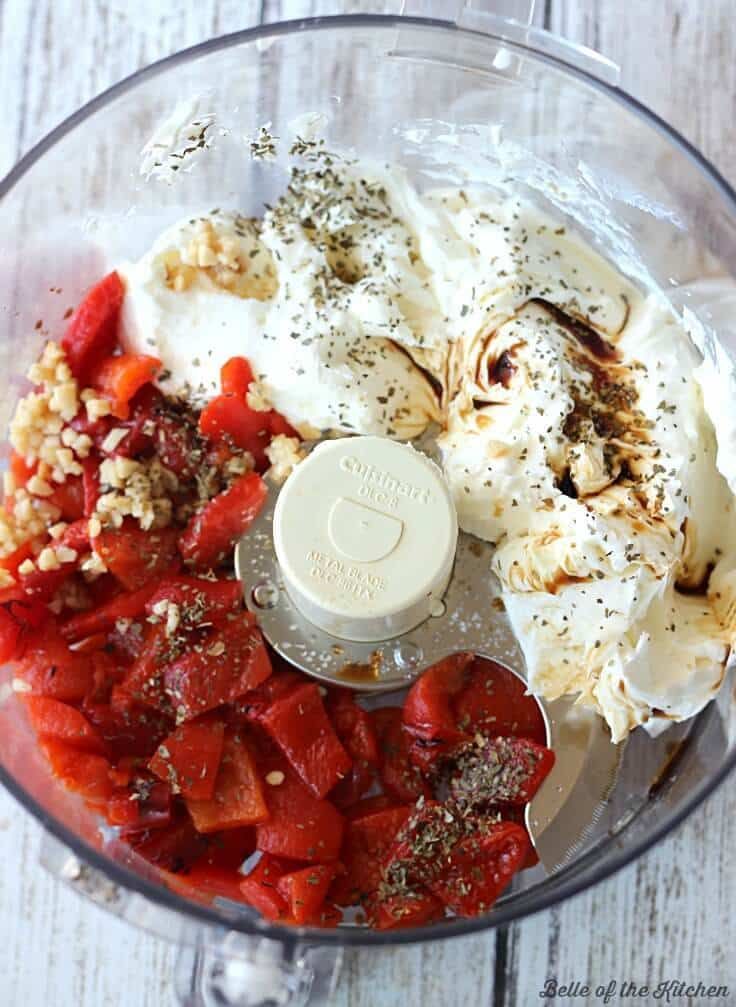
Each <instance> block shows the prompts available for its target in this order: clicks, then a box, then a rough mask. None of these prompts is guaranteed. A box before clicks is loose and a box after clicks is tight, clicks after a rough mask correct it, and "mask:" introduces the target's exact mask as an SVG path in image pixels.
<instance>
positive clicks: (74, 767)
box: [40, 737, 112, 803]
mask: <svg viewBox="0 0 736 1007" xmlns="http://www.w3.org/2000/svg"><path fill="white" fill-rule="evenodd" d="M40 744H41V749H42V750H43V753H44V755H45V756H46V758H47V759H48V761H49V764H50V766H51V769H52V771H53V774H54V776H56V777H57V779H59V780H61V782H62V783H63V784H64V786H65V787H66V788H67V790H71V791H73V793H75V794H80V795H81V796H82V797H84V798H85V799H86V800H88V801H92V802H94V803H102V802H104V801H107V800H108V798H109V797H110V795H111V794H112V783H111V781H110V763H109V762H108V761H107V759H106V758H105V757H104V756H103V755H97V754H96V753H94V752H85V751H83V750H82V749H80V748H75V747H74V746H73V745H69V744H67V743H66V742H64V741H59V740H58V739H57V738H49V737H44V738H41V741H40Z"/></svg>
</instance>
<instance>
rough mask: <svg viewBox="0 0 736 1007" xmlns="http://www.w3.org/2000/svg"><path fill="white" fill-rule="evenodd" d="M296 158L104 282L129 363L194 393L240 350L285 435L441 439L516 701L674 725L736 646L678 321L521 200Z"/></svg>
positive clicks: (710, 469) (717, 511)
mask: <svg viewBox="0 0 736 1007" xmlns="http://www.w3.org/2000/svg"><path fill="white" fill-rule="evenodd" d="M302 153H304V154H305V155H306V157H305V161H304V163H303V165H302V166H300V167H297V168H295V169H294V170H293V172H292V178H291V184H290V186H289V189H288V191H287V193H286V195H285V196H284V197H283V198H282V199H281V200H279V201H278V202H277V203H276V204H275V206H274V207H273V208H271V209H268V210H267V211H266V212H265V214H264V216H263V219H262V221H254V220H244V219H243V218H241V217H239V216H238V215H237V214H224V213H216V214H209V215H204V221H205V222H204V223H201V222H198V219H197V218H196V217H195V218H192V220H190V221H184V222H182V223H181V224H179V225H176V226H174V227H172V228H171V229H170V230H168V231H167V232H166V233H165V234H164V235H162V236H161V237H160V238H159V240H158V241H157V242H156V244H155V245H154V246H153V248H152V249H151V250H150V251H149V252H148V253H147V254H146V255H145V256H144V257H143V258H142V259H141V260H140V261H139V262H137V263H133V264H129V265H127V266H125V267H123V269H122V270H121V272H122V274H123V276H124V279H125V282H126V288H127V293H126V298H125V302H124V319H123V323H124V333H125V337H124V338H125V343H126V346H127V348H128V349H130V350H134V351H137V352H147V353H155V354H156V355H157V356H159V357H160V358H161V359H162V360H163V362H164V365H165V367H166V368H167V370H168V371H169V374H170V376H169V377H168V379H167V380H166V381H165V382H164V383H163V384H164V387H165V388H166V389H167V390H180V391H182V392H183V393H184V394H186V395H187V396H188V397H189V398H190V399H192V400H193V401H194V402H195V403H197V402H203V401H205V400H207V399H208V398H210V397H211V396H212V395H213V394H214V393H216V392H217V390H218V389H219V368H220V366H221V365H222V364H223V363H224V361H225V360H226V359H227V358H228V357H230V356H232V355H235V354H240V355H243V356H246V357H248V359H249V360H250V361H251V364H252V366H253V368H254V371H255V372H256V373H257V375H258V378H259V391H261V392H262V393H263V394H264V395H265V396H266V397H267V398H268V399H269V400H270V402H272V403H273V405H274V406H275V407H276V408H277V409H278V410H279V411H280V412H282V413H283V414H285V415H286V416H287V418H288V419H289V420H290V421H291V423H292V424H293V425H295V426H296V427H297V428H298V429H300V431H302V432H303V433H305V434H306V433H309V434H314V433H315V432H326V431H337V432H339V433H344V434H349V433H356V434H357V433H359V434H379V435H383V436H388V437H398V438H405V439H408V438H412V437H415V436H417V435H419V434H420V433H422V432H423V431H424V430H425V429H426V428H427V427H428V426H429V425H430V424H431V423H433V422H436V423H439V424H441V426H442V431H441V433H440V434H439V436H438V446H439V450H440V453H441V458H442V463H443V466H444V470H445V474H446V477H447V480H448V483H449V485H450V489H451V491H452V494H453V498H454V500H455V504H456V507H457V512H458V519H459V524H460V527H461V528H463V530H465V531H467V532H470V533H472V534H474V535H477V536H479V537H481V538H483V539H486V540H488V541H491V542H493V543H494V544H495V546H496V551H495V555H494V560H493V573H494V574H495V575H496V576H497V577H498V578H499V580H500V582H501V585H502V588H503V597H504V600H505V603H506V607H507V611H508V614H509V617H510V619H511V622H512V625H513V628H514V631H515V632H516V634H517V636H518V638H519V641H520V643H521V646H522V649H523V651H524V655H525V659H526V663H527V671H528V676H529V685H530V688H531V690H532V691H533V692H536V693H538V694H540V695H541V696H543V697H546V698H555V697H557V696H561V695H563V694H568V693H576V694H578V695H579V697H580V701H581V702H582V703H585V704H587V705H591V706H593V707H595V708H596V709H597V710H598V711H599V712H600V713H601V714H602V716H603V717H605V719H606V721H607V723H608V725H609V727H610V729H611V734H612V737H613V739H614V740H619V739H621V738H623V737H624V736H625V735H626V734H627V733H628V731H630V730H631V729H632V728H634V727H635V726H637V725H639V724H643V725H644V726H645V727H646V728H647V730H649V731H650V732H652V733H655V732H657V731H659V730H661V729H662V728H663V727H664V726H666V725H667V724H668V723H670V722H671V721H679V720H682V719H685V718H687V717H689V716H692V715H693V714H695V713H696V712H698V711H699V710H700V709H702V707H703V706H704V705H705V704H706V703H707V702H708V701H709V700H710V699H711V698H712V697H713V695H714V694H715V692H716V691H717V689H718V687H719V685H720V682H721V680H722V677H723V669H724V665H725V661H726V659H727V656H728V652H729V646H730V644H731V642H732V638H733V634H734V631H736V518H735V516H734V498H733V494H732V488H729V485H728V482H727V481H726V479H725V478H724V476H723V475H722V474H721V471H719V465H720V466H721V468H723V469H724V471H725V472H726V473H727V474H730V473H729V472H728V471H727V470H726V469H725V467H724V459H723V452H722V449H719V443H718V438H717V436H716V432H715V431H714V428H713V424H712V422H711V420H710V419H709V416H708V413H707V411H706V410H705V408H704V404H703V385H704V381H703V363H702V362H701V361H702V356H701V354H700V353H699V351H698V350H697V349H696V347H695V346H694V345H693V343H692V342H691V340H690V338H689V336H688V334H687V332H686V330H685V328H684V327H683V325H682V324H681V323H680V322H679V321H678V320H677V319H676V317H675V315H674V314H673V312H672V311H671V310H670V309H669V307H668V306H667V305H666V304H664V302H659V301H657V300H656V299H654V298H653V297H650V298H644V297H643V296H642V294H641V293H640V292H639V291H638V290H637V289H636V288H635V287H634V286H633V285H632V284H631V283H629V282H628V281H627V280H626V279H625V278H623V277H622V276H621V275H619V274H618V273H617V272H616V271H615V270H614V269H613V268H612V267H611V266H610V265H609V264H608V263H606V262H605V260H603V259H602V258H601V257H600V256H599V255H597V254H596V253H595V252H594V251H593V250H592V249H591V248H590V247H589V246H587V245H586V244H585V243H584V242H583V241H582V240H581V239H580V238H579V237H577V236H576V235H575V234H572V233H570V232H569V231H568V230H566V228H565V227H563V226H560V225H559V224H558V223H557V222H555V221H553V220H551V219H549V218H548V217H547V216H545V215H544V214H543V213H541V212H540V211H539V210H537V209H535V208H534V207H532V206H530V205H528V204H526V203H524V202H522V201H521V200H519V199H514V198H504V199H499V198H494V197H493V196H492V195H489V193H488V192H478V191H472V192H465V191H461V190H456V191H437V192H432V193H429V194H426V195H420V194H419V193H418V192H417V191H416V190H415V189H414V188H413V187H412V186H411V185H410V184H409V182H408V181H407V179H406V177H405V176H404V174H403V172H402V171H401V170H400V169H395V168H388V167H385V166H376V165H367V164H351V163H348V162H343V161H340V159H339V158H337V159H336V158H334V157H331V156H329V155H326V154H324V151H323V150H322V149H321V148H320V147H319V145H318V144H314V145H311V146H310V145H305V150H303V151H302ZM204 231H206V232H207V233H208V234H209V236H210V237H212V235H213V234H214V239H213V241H214V244H212V242H211V243H210V244H211V245H212V247H213V248H214V249H215V261H214V262H212V261H211V258H212V257H211V255H210V253H209V252H206V253H203V254H201V255H200V254H199V252H198V248H199V245H198V242H199V241H200V236H201V234H202V233H203V232H204ZM220 248H222V249H225V250H226V251H225V252H223V253H220V252H219V251H217V250H218V249H220ZM220 254H222V261H220V259H219V258H218V256H219V255H220ZM228 257H229V258H228ZM200 259H201V260H202V261H201V262H200ZM208 263H209V264H208ZM179 276H183V279H177V277H179ZM732 384H733V383H732ZM706 394H707V393H706ZM719 395H721V397H723V394H722V391H721V392H719ZM732 401H733V399H732ZM729 429H730V430H732V429H733V425H732V426H731V427H730V428H729ZM732 485H733V484H732ZM731 543H735V545H731Z"/></svg>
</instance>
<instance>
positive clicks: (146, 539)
mask: <svg viewBox="0 0 736 1007" xmlns="http://www.w3.org/2000/svg"><path fill="white" fill-rule="evenodd" d="M177 539H178V533H177V531H176V529H175V528H160V529H157V530H155V531H144V530H143V529H142V528H140V527H138V525H137V524H135V522H133V521H131V520H127V521H126V522H125V523H124V524H123V526H122V528H115V529H109V530H108V529H105V530H103V531H102V532H101V533H100V534H99V535H98V536H97V538H96V539H95V540H94V545H95V549H96V551H97V552H98V553H99V555H100V556H101V558H102V560H103V562H104V563H105V566H106V567H107V568H108V570H109V571H110V572H111V573H112V574H113V575H114V576H115V577H117V579H118V580H119V581H120V583H121V584H122V585H123V587H124V588H125V589H126V590H127V591H135V590H136V589H137V588H139V587H143V585H144V584H148V583H149V582H150V581H152V580H156V579H158V578H159V577H161V576H163V574H166V573H169V574H170V573H172V572H173V570H175V569H176V565H177V562H176V561H177V558H178V557H177Z"/></svg>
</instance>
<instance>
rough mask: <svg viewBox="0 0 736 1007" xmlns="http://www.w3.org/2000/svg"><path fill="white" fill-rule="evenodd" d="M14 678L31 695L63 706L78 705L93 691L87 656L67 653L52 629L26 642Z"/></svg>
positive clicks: (66, 648) (60, 639) (67, 648)
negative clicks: (22, 683)
mask: <svg viewBox="0 0 736 1007" xmlns="http://www.w3.org/2000/svg"><path fill="white" fill-rule="evenodd" d="M17 675H18V677H19V678H21V679H22V680H23V681H24V682H25V683H26V684H27V685H29V686H30V687H31V691H32V692H33V693H34V694H36V695H42V696H50V697H51V698H52V699H58V700H61V702H66V703H76V702H81V700H83V699H84V697H85V696H87V695H88V694H89V693H90V691H91V690H92V689H93V688H94V665H93V664H92V660H91V658H90V657H89V655H87V654H76V653H75V652H74V651H73V650H70V649H69V647H68V646H67V644H66V641H65V640H63V639H62V638H61V637H59V636H58V635H57V634H56V632H55V631H54V630H49V631H48V632H43V633H41V634H38V635H36V636H35V637H31V638H30V639H29V640H28V642H27V645H26V648H25V651H24V654H23V657H22V659H21V660H20V661H19V662H18V671H17Z"/></svg>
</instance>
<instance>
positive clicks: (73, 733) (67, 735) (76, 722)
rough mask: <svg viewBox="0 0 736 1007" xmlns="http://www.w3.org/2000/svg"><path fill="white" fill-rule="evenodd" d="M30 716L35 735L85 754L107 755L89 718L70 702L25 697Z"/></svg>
mask: <svg viewBox="0 0 736 1007" xmlns="http://www.w3.org/2000/svg"><path fill="white" fill-rule="evenodd" d="M23 699H24V703H25V706H26V709H27V710H28V716H29V718H30V721H31V724H32V725H33V729H34V730H35V732H36V734H38V735H39V736H40V737H42V738H54V739H55V740H56V741H61V742H63V743H64V744H66V745H69V746H70V747H71V748H78V749H79V750H80V751H83V752H96V753H97V754H98V755H106V754H107V750H106V746H105V744H104V742H103V740H102V738H101V737H100V735H99V733H98V732H97V731H96V730H95V728H94V727H93V726H92V725H91V724H90V722H89V721H88V720H87V718H86V717H85V716H84V715H83V714H81V713H80V712H79V710H76V709H75V708H74V707H73V706H69V705H68V704H67V703H61V702H59V700H58V699H50V698H49V697H48V696H32V695H27V696H24V697H23Z"/></svg>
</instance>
